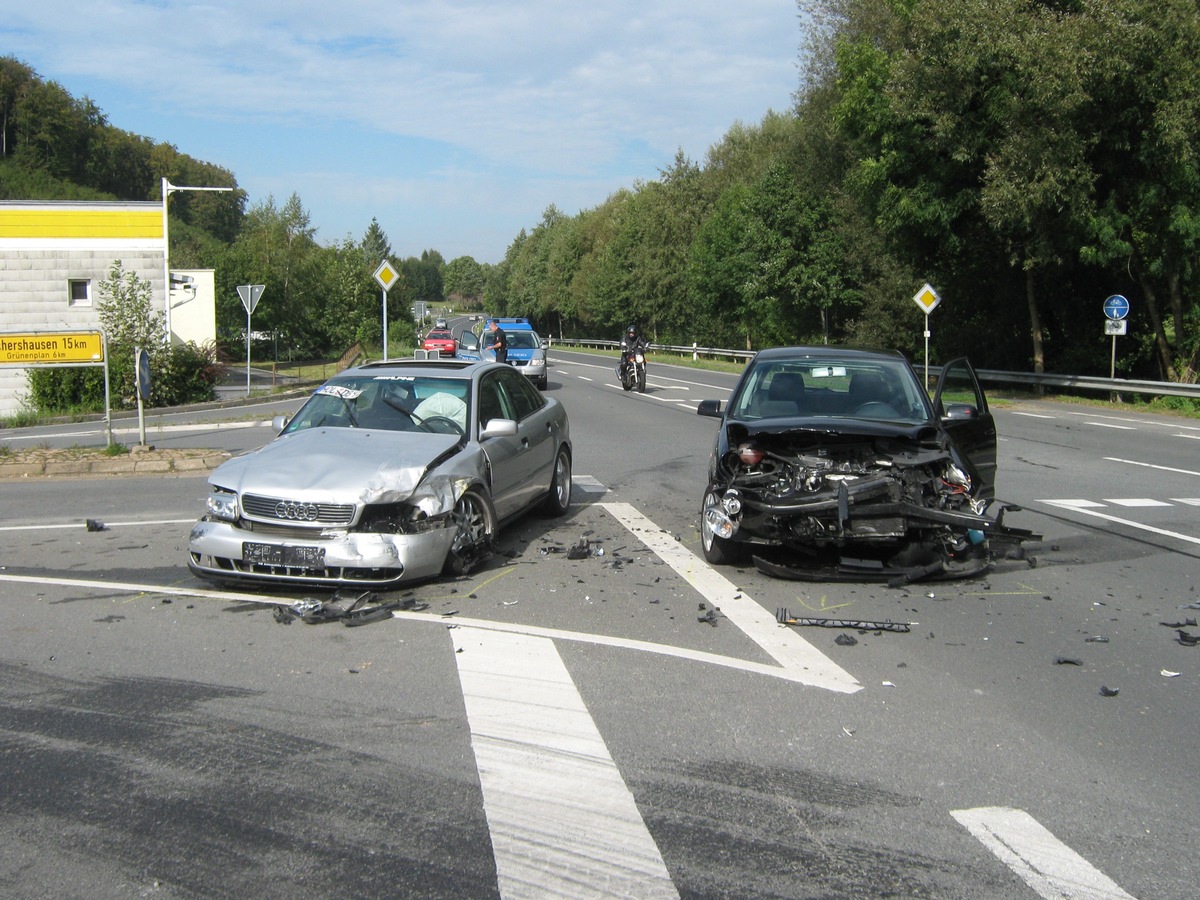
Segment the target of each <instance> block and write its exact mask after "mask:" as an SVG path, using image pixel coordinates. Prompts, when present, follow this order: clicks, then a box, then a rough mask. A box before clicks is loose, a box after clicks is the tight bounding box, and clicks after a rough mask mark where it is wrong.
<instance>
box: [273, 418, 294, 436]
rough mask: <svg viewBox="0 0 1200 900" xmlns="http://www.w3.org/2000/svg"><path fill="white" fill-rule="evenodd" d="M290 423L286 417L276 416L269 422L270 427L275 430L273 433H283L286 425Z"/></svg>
mask: <svg viewBox="0 0 1200 900" xmlns="http://www.w3.org/2000/svg"><path fill="white" fill-rule="evenodd" d="M289 421H291V420H290V419H289V418H288V417H287V416H276V417H275V418H273V419H272V420H271V427H272V428H274V429H275V433H276V434H279V432H281V431H283V429H284V428H286V427H287V423H288V422H289Z"/></svg>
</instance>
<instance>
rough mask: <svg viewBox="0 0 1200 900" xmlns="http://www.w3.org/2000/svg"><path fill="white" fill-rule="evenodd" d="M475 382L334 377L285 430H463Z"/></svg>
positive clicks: (316, 392)
mask: <svg viewBox="0 0 1200 900" xmlns="http://www.w3.org/2000/svg"><path fill="white" fill-rule="evenodd" d="M470 389H471V382H470V381H469V380H467V379H462V378H438V377H436V376H412V375H383V374H380V375H371V376H355V377H345V378H335V379H333V380H332V381H328V382H326V383H325V384H323V385H321V387H319V388H317V390H316V391H315V392H314V393H313V396H312V397H310V398H309V400H308V402H307V403H305V404H304V406H303V407H301V409H300V411H299V412H298V413H296V415H295V416H294V417H293V418H292V420H291V421H290V422H289V423H288V425H287V428H285V429H284V433H285V434H290V433H293V432H296V431H303V430H304V429H306V428H373V429H380V430H384V431H432V432H438V433H441V434H456V433H457V434H462V433H464V432H465V431H466V429H467V410H468V408H469V406H470Z"/></svg>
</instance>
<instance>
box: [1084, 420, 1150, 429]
mask: <svg viewBox="0 0 1200 900" xmlns="http://www.w3.org/2000/svg"><path fill="white" fill-rule="evenodd" d="M1083 424H1084V425H1095V426H1096V427H1097V428H1116V429H1119V430H1121V431H1137V429H1136V428H1134V427H1133V426H1132V425H1113V424H1112V423H1111V422H1084V423H1083Z"/></svg>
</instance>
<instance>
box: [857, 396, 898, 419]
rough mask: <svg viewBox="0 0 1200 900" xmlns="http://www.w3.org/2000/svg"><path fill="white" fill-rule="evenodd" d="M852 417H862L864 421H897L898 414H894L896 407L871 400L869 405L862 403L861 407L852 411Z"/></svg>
mask: <svg viewBox="0 0 1200 900" xmlns="http://www.w3.org/2000/svg"><path fill="white" fill-rule="evenodd" d="M854 415H856V416H862V417H863V418H864V419H897V418H899V413H897V412H896V407H894V406H892V404H890V403H884V402H883V401H882V400H872V401H871V402H870V403H864V404H863V405H862V406H860V407H858V408H857V409H856V410H854Z"/></svg>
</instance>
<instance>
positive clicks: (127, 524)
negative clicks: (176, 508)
mask: <svg viewBox="0 0 1200 900" xmlns="http://www.w3.org/2000/svg"><path fill="white" fill-rule="evenodd" d="M195 521H196V517H195V516H193V517H192V518H190V519H147V520H146V521H144V522H105V523H104V527H105V528H129V527H134V526H138V525H190V524H192V523H193V522H195ZM61 528H83V529H86V528H87V522H71V523H70V524H67V525H0V531H50V530H54V529H61Z"/></svg>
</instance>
